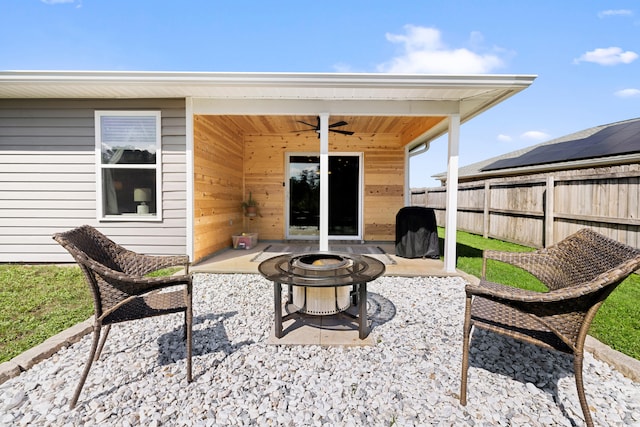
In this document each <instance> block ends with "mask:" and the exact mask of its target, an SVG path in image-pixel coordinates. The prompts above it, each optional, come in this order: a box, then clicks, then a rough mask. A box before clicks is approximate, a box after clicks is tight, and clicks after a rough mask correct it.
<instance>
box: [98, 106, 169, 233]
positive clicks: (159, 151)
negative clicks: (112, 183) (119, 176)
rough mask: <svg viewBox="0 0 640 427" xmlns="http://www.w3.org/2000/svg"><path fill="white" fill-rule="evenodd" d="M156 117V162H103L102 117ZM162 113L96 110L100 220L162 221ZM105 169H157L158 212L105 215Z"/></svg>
mask: <svg viewBox="0 0 640 427" xmlns="http://www.w3.org/2000/svg"><path fill="white" fill-rule="evenodd" d="M109 116H111V117H114V116H115V117H135V116H137V117H154V118H155V120H156V124H155V126H156V164H155V165H151V164H138V165H136V164H106V165H105V164H102V120H101V119H102V117H109ZM161 120H162V115H161V112H160V111H137V110H136V111H131V110H96V111H95V131H96V138H95V139H96V146H95V161H96V206H97V208H96V213H97V219H98V221H99V222H108V221H135V222H138V221H145V222H157V221H162V212H163V209H162V199H163V197H162V132H161V130H162V123H161ZM104 169H155V171H156V188H155V190H156V213H155V214H149V215H139V214H136V213H131V214H120V215H105V213H104V200H103V178H102V177H103V174H102V171H103V170H104Z"/></svg>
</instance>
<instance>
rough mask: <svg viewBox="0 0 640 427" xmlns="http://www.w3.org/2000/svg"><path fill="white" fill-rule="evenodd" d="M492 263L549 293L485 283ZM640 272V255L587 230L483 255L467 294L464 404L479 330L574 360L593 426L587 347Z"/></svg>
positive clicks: (587, 417) (587, 416) (588, 420)
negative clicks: (606, 309)
mask: <svg viewBox="0 0 640 427" xmlns="http://www.w3.org/2000/svg"><path fill="white" fill-rule="evenodd" d="M488 259H493V260H498V261H502V262H506V263H509V264H512V265H515V266H518V267H520V268H522V269H524V270H527V271H529V272H530V273H532V274H533V275H534V276H536V277H537V278H538V279H539V280H540V281H541V282H542V283H543V284H544V285H545V286H546V287H547V288H548V290H549V291H548V292H535V291H528V290H523V289H518V288H513V287H510V286H504V285H500V284H497V283H492V282H489V281H486V280H485V278H486V275H485V273H486V268H487V260H488ZM639 267H640V250H639V249H636V248H633V247H631V246H627V245H624V244H622V243H619V242H617V241H615V240H612V239H609V238H607V237H605V236H602V235H601V234H598V233H596V232H594V231H591V230H588V229H583V230H580V231H578V232H577V233H575V234H573V235H571V236H569V237H567V238H566V239H564V240H563V241H561V242H559V243H557V244H556V245H553V246H551V247H549V248H546V249H540V250H537V251H534V252H520V253H508V252H496V251H485V252H484V255H483V265H482V279H481V281H480V283H479V284H478V285H467V287H466V289H465V290H466V308H465V317H464V338H463V350H462V351H463V353H462V380H461V387H460V403H461V404H462V405H466V403H467V371H468V367H469V341H470V336H471V328H472V327H473V326H475V327H478V328H482V329H486V330H489V331H492V332H495V333H498V334H502V335H506V336H508V337H512V338H515V339H517V340H521V341H524V342H527V343H531V344H534V345H537V346H540V347H543V348H547V349H553V350H559V351H561V352H564V353H568V354H571V355H573V367H574V375H575V379H576V387H577V390H578V398H579V400H580V406H581V407H582V411H583V413H584V419H585V422H586V424H587V425H588V426H593V421H592V419H591V414H590V412H589V407H588V406H587V401H586V398H585V393H584V387H583V380H582V363H583V353H584V341H585V338H586V336H587V332H588V331H589V325H591V321H592V320H593V318H594V316H595V314H596V312H597V311H598V309H599V308H600V306H601V305H602V303H603V302H604V300H605V299H606V298H607V297H608V296H609V294H610V293H611V292H612V291H613V290H614V289H615V288H616V286H618V285H619V284H620V282H622V281H623V280H624V279H625V278H626V277H627V276H629V275H630V274H631V273H633V272H634V271H635V270H637V269H638V268H639Z"/></svg>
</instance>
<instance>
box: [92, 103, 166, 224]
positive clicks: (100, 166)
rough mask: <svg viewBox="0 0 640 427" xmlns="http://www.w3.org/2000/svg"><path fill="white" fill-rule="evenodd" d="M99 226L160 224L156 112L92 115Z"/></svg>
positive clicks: (158, 143) (159, 163)
mask: <svg viewBox="0 0 640 427" xmlns="http://www.w3.org/2000/svg"><path fill="white" fill-rule="evenodd" d="M95 119H96V167H97V170H96V176H97V181H98V182H97V194H98V197H97V204H98V208H97V212H98V220H101V221H109V220H117V221H122V220H132V221H140V220H156V221H157V220H160V219H162V218H161V213H162V208H161V202H162V197H160V195H161V194H162V193H161V188H162V187H161V157H160V152H161V130H160V129H161V128H160V121H161V116H160V112H159V111H96V113H95Z"/></svg>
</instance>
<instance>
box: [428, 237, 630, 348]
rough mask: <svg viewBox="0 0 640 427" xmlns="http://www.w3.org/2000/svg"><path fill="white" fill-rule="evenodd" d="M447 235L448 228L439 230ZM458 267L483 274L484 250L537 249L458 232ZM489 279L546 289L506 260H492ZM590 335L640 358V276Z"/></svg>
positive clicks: (602, 313)
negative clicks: (506, 262)
mask: <svg viewBox="0 0 640 427" xmlns="http://www.w3.org/2000/svg"><path fill="white" fill-rule="evenodd" d="M438 233H439V235H440V237H444V229H439V230H438ZM456 239H457V241H458V245H457V251H458V260H457V268H458V269H460V270H462V271H464V272H465V273H469V274H471V275H473V276H476V277H480V275H481V271H482V251H483V250H485V249H490V250H498V251H521V252H524V251H532V250H533V248H529V247H526V246H520V245H516V244H512V243H506V242H503V241H500V240H495V239H485V238H483V237H482V236H478V235H474V234H469V233H465V232H458V234H457V236H456ZM487 280H491V281H493V282H496V283H502V284H505V285H510V286H516V287H520V288H524V289H530V290H535V291H545V290H546V288H545V287H544V286H543V285H542V284H541V283H540V281H538V279H536V278H535V277H533V276H532V275H531V274H529V273H528V272H526V271H523V270H521V269H519V268H517V267H514V266H510V265H507V264H505V263H501V262H496V261H491V260H490V261H489V262H488V264H487ZM589 335H591V336H592V337H594V338H596V339H598V340H599V341H601V342H603V343H605V344H607V345H608V346H610V347H611V348H613V349H615V350H618V351H620V352H622V353H624V354H626V355H628V356H631V357H633V358H635V359H638V360H640V276H639V275H638V274H632V275H631V276H629V277H628V278H627V279H626V280H625V281H624V282H622V283H621V284H620V285H619V286H618V287H617V288H616V290H615V291H613V293H612V294H611V295H610V296H609V298H607V300H606V301H605V302H604V304H602V307H600V310H599V311H598V314H596V317H595V319H594V320H593V323H592V324H591V329H590V330H589Z"/></svg>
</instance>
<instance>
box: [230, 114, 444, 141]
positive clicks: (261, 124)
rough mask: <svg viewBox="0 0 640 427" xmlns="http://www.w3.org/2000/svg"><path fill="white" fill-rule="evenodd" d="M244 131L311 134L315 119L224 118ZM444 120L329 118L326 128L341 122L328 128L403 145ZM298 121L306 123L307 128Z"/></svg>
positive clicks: (268, 133)
mask: <svg viewBox="0 0 640 427" xmlns="http://www.w3.org/2000/svg"><path fill="white" fill-rule="evenodd" d="M222 118H223V119H224V120H225V121H228V122H230V123H233V124H234V125H236V126H237V127H238V128H240V129H242V130H243V133H244V134H245V135H272V134H287V133H296V132H300V133H302V132H312V131H313V129H314V127H315V126H316V124H317V117H315V116H306V115H300V116H250V115H243V116H235V115H229V116H223V117H222ZM444 119H445V117H435V116H434V117H405V116H330V117H329V125H330V126H331V125H332V124H334V123H336V122H340V121H344V122H347V124H346V125H344V126H336V127H332V128H331V129H336V130H345V131H352V132H354V135H362V136H375V135H377V134H394V135H401V139H402V141H403V143H404V144H408V143H410V142H412V141H413V140H414V139H415V138H417V137H419V136H420V135H422V134H423V133H425V132H426V131H428V130H429V129H431V128H432V127H433V126H435V125H437V124H438V123H439V122H441V121H442V120H444ZM301 122H306V123H309V124H311V125H313V126H314V127H312V126H307V125H305V124H303V123H301Z"/></svg>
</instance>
